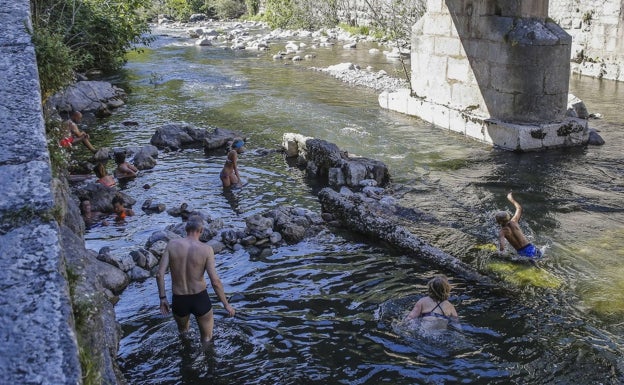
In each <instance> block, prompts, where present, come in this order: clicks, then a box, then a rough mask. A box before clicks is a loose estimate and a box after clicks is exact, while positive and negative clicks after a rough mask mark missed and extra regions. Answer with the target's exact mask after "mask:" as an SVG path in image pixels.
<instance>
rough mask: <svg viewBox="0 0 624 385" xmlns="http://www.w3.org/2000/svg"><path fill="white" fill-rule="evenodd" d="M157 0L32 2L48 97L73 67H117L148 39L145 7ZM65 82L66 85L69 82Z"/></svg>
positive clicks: (61, 83)
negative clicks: (143, 9)
mask: <svg viewBox="0 0 624 385" xmlns="http://www.w3.org/2000/svg"><path fill="white" fill-rule="evenodd" d="M150 2H151V0H31V2H30V5H31V14H32V25H33V30H32V36H33V42H34V44H35V50H36V51H37V64H38V66H39V76H40V79H41V81H42V82H43V84H42V91H44V90H45V92H43V96H44V97H45V96H47V95H48V94H49V93H50V92H52V91H54V90H55V89H58V86H59V85H60V86H62V85H64V84H67V83H69V82H71V81H72V78H71V77H70V76H68V74H69V73H71V72H73V71H87V70H90V69H99V70H103V71H113V70H116V69H118V68H120V67H121V65H123V63H124V62H125V53H126V52H127V51H128V50H130V49H131V48H132V47H133V46H134V44H137V43H148V42H149V41H150V38H149V37H148V35H147V33H148V32H149V27H148V25H147V22H146V20H145V19H144V18H143V16H142V15H141V13H139V10H141V9H142V8H143V7H144V6H146V5H148V4H149V3H150ZM63 83H64V84H63Z"/></svg>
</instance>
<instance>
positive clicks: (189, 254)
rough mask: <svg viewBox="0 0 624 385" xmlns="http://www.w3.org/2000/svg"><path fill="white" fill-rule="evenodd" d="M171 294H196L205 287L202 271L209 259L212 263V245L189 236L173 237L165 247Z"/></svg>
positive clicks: (205, 268) (204, 269)
mask: <svg viewBox="0 0 624 385" xmlns="http://www.w3.org/2000/svg"><path fill="white" fill-rule="evenodd" d="M167 250H168V252H169V267H170V269H171V282H172V284H171V286H172V291H173V294H178V295H187V294H196V293H199V292H200V291H202V290H205V289H206V286H207V285H206V279H205V278H204V272H205V271H206V270H207V266H208V262H209V260H212V261H213V263H214V252H213V251H212V247H210V246H208V245H205V244H203V243H202V242H200V241H196V240H194V239H191V238H179V239H173V240H171V241H170V242H169V245H168V247H167Z"/></svg>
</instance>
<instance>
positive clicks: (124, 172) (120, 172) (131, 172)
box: [115, 151, 139, 181]
mask: <svg viewBox="0 0 624 385" xmlns="http://www.w3.org/2000/svg"><path fill="white" fill-rule="evenodd" d="M115 163H117V168H116V169H115V177H116V178H117V179H119V180H120V181H122V180H128V179H133V178H135V177H136V176H137V172H138V171H139V169H137V168H136V167H134V166H133V165H132V164H130V163H128V162H126V153H125V152H123V151H118V152H116V153H115Z"/></svg>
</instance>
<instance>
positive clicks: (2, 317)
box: [0, 220, 81, 384]
mask: <svg viewBox="0 0 624 385" xmlns="http://www.w3.org/2000/svg"><path fill="white" fill-rule="evenodd" d="M58 231H59V230H58V227H57V226H56V223H54V222H51V223H43V222H40V221H37V220H35V221H33V222H31V223H29V224H28V225H25V226H22V227H18V228H15V229H13V230H11V231H9V232H7V233H6V234H4V235H1V236H0V255H1V256H2V257H1V258H0V289H1V290H0V291H1V292H2V296H1V297H0V324H1V325H3V327H2V328H0V340H1V341H2V344H0V378H2V381H3V382H5V383H7V384H77V383H80V378H81V374H80V373H81V372H80V363H79V362H78V353H77V349H76V341H75V335H74V331H73V326H72V325H71V324H70V320H71V319H72V310H71V306H70V303H69V293H68V289H67V284H66V282H65V278H64V277H63V276H62V275H61V273H60V271H63V270H64V266H62V262H61V261H62V258H61V248H60V245H59V238H58Z"/></svg>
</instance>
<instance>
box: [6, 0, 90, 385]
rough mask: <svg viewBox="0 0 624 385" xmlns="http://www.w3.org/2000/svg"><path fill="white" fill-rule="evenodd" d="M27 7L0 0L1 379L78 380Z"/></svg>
mask: <svg viewBox="0 0 624 385" xmlns="http://www.w3.org/2000/svg"><path fill="white" fill-rule="evenodd" d="M29 12H30V3H29V2H28V1H26V0H17V1H9V0H0V20H2V23H0V72H1V73H2V76H0V121H1V122H2V135H0V149H1V151H0V180H2V182H1V183H0V293H2V295H1V296H0V341H1V342H0V379H2V380H1V382H2V383H6V384H78V383H80V382H81V371H80V363H79V360H78V348H77V344H76V337H75V334H74V329H73V325H72V324H73V321H72V310H71V306H70V301H69V291H68V286H67V282H66V280H65V278H64V276H63V274H62V272H63V271H64V270H65V267H64V260H63V254H62V251H61V246H60V242H59V237H60V236H59V228H58V226H57V224H56V222H54V221H53V220H50V219H49V217H50V214H51V211H52V208H53V207H54V205H55V202H54V198H53V193H52V188H51V181H52V175H51V170H50V160H49V154H48V150H47V142H46V136H45V126H44V121H43V115H42V109H41V95H40V92H39V79H38V75H37V63H36V58H35V51H34V47H33V46H32V44H31V39H30V36H29V34H28V33H27V30H26V25H30V22H29V20H30V14H29Z"/></svg>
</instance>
